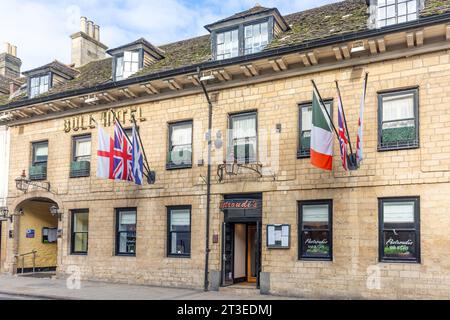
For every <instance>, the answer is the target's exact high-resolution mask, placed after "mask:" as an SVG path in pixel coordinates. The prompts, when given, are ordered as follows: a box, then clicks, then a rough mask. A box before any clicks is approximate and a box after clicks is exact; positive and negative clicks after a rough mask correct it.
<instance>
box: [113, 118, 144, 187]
mask: <svg viewBox="0 0 450 320" xmlns="http://www.w3.org/2000/svg"><path fill="white" fill-rule="evenodd" d="M109 111H110V112H111V113H112V114H113V116H114V120H115V121H117V124H118V125H119V127H120V128H121V129H122V130H123V131H124V132H125V129H124V128H123V127H122V124H121V123H120V120H119V118H117V116H116V113H115V112H114V110H113V109H109ZM132 119H133V120H134V124H136V120H135V119H134V115H132ZM138 138H139V142H140V144H141V148H142V153H143V155H144V160H145V164H144V167H145V170H147V173H144V172H143V174H144V175H145V177H146V178H147V181H149V180H151V179H150V178H151V177H150V173H151V170H150V166H149V165H148V162H147V156H146V155H145V150H144V147H143V145H142V141H141V137H140V134H139V131H138ZM125 139H127V140H128V142H129V143H130V144H131V141H130V139H129V138H128V136H127V135H125Z"/></svg>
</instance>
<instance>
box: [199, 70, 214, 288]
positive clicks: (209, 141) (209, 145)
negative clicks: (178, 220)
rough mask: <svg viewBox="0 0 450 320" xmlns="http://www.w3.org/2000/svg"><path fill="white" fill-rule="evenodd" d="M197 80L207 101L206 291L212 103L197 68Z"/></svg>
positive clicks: (206, 276) (206, 286)
mask: <svg viewBox="0 0 450 320" xmlns="http://www.w3.org/2000/svg"><path fill="white" fill-rule="evenodd" d="M197 72H198V80H199V82H200V85H201V86H202V89H203V93H204V94H205V97H206V100H207V101H208V133H207V138H208V160H207V161H208V171H207V174H206V239H205V240H206V241H205V243H206V244H205V287H204V290H205V291H208V287H209V279H208V276H209V251H210V249H209V216H210V209H211V208H210V202H211V131H212V103H211V99H210V98H209V94H208V91H207V90H206V87H205V84H204V81H202V79H201V74H200V68H197Z"/></svg>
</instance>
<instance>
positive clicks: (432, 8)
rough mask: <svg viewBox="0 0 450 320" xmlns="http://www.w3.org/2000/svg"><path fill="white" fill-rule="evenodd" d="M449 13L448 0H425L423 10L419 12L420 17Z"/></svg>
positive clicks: (449, 3)
mask: <svg viewBox="0 0 450 320" xmlns="http://www.w3.org/2000/svg"><path fill="white" fill-rule="evenodd" d="M447 12H450V1H449V0H425V8H424V9H423V10H422V12H421V16H422V17H427V16H432V15H436V14H443V13H447Z"/></svg>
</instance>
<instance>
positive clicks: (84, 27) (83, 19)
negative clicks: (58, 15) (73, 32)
mask: <svg viewBox="0 0 450 320" xmlns="http://www.w3.org/2000/svg"><path fill="white" fill-rule="evenodd" d="M86 23H87V18H86V17H81V18H80V31H81V32H84V33H87V25H86Z"/></svg>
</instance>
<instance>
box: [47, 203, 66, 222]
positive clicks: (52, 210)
mask: <svg viewBox="0 0 450 320" xmlns="http://www.w3.org/2000/svg"><path fill="white" fill-rule="evenodd" d="M50 213H51V214H52V216H54V217H58V220H59V221H62V217H63V212H62V211H59V208H58V206H56V205H52V206H51V207H50Z"/></svg>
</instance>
